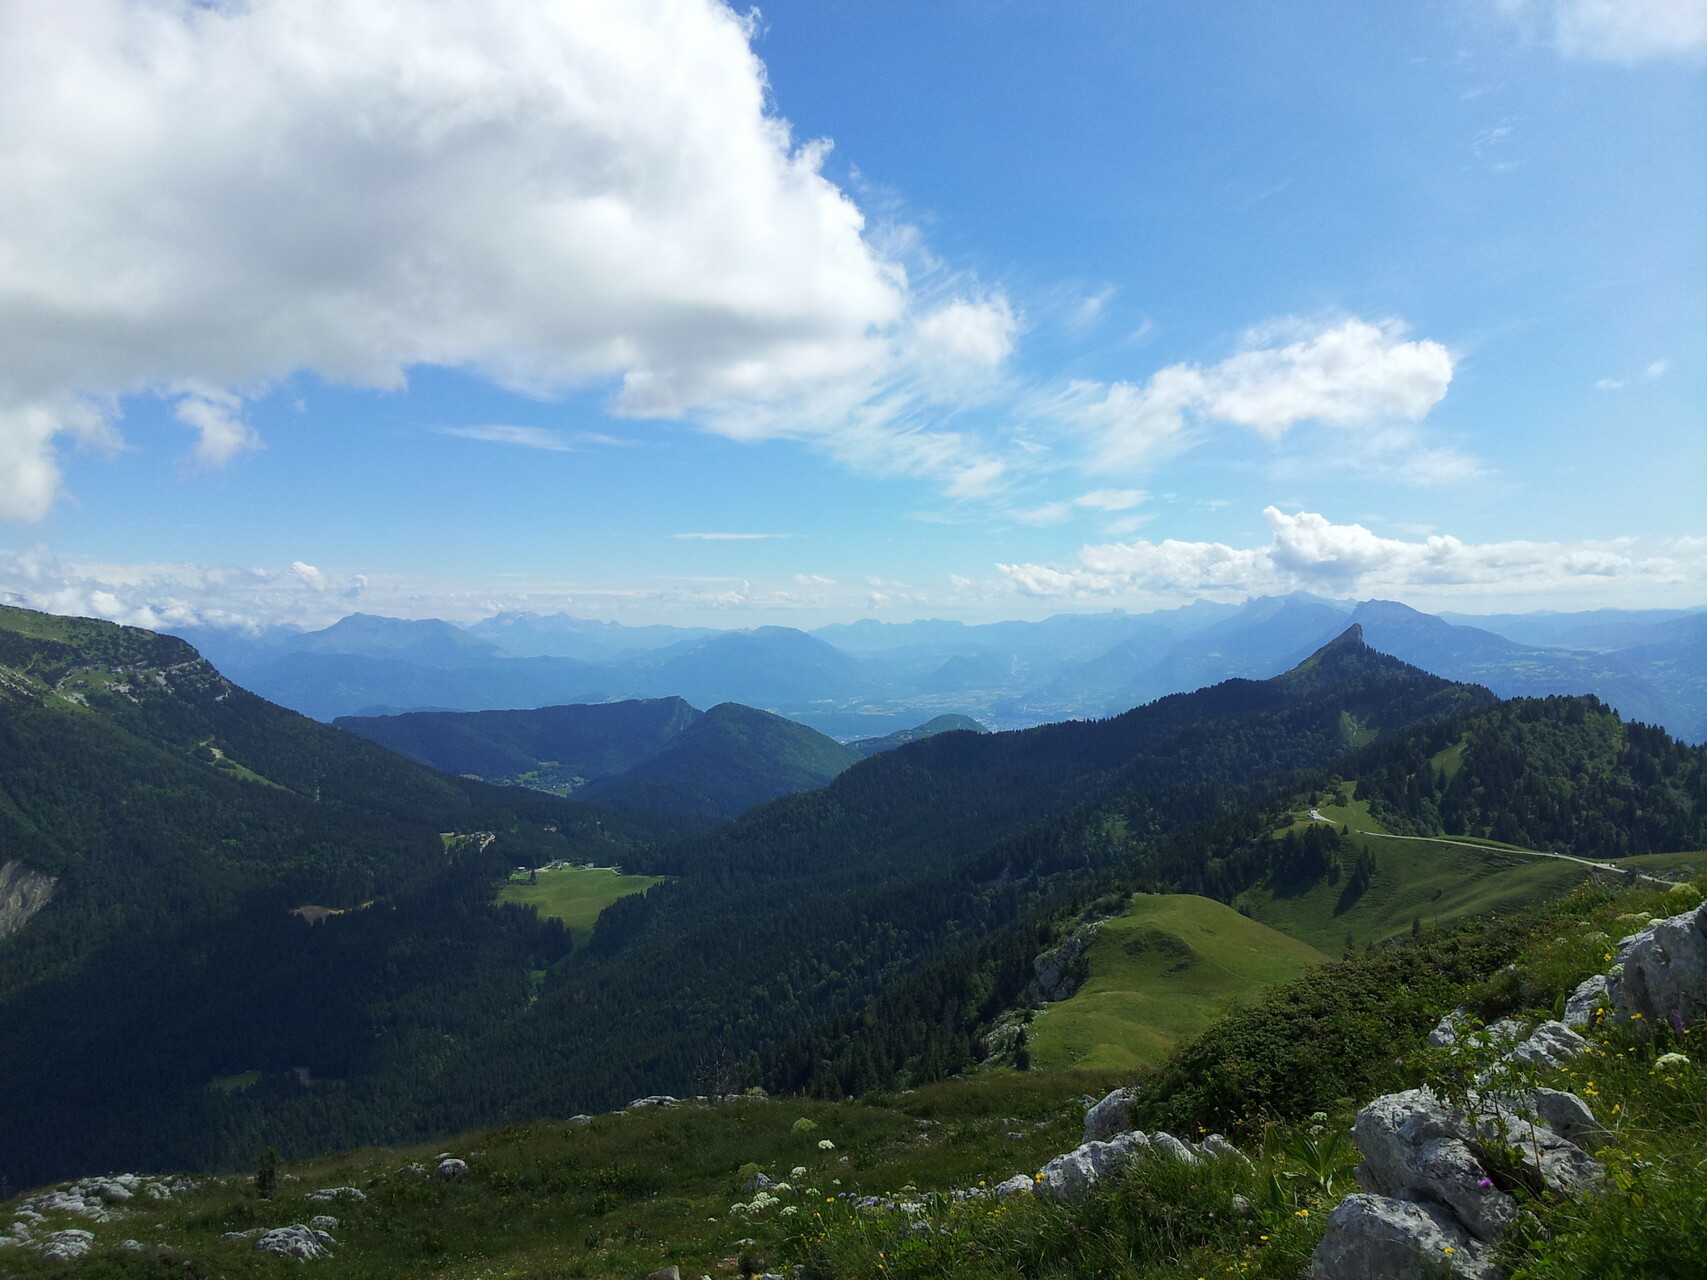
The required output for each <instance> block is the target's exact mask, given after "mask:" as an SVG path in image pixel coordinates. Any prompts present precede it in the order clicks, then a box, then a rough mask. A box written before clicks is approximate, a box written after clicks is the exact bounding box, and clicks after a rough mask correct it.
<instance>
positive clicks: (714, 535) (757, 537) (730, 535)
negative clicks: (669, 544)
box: [670, 533, 794, 542]
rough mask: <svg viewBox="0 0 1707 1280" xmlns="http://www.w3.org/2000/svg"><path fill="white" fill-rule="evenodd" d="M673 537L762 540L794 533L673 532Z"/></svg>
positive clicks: (718, 540) (698, 539)
mask: <svg viewBox="0 0 1707 1280" xmlns="http://www.w3.org/2000/svg"><path fill="white" fill-rule="evenodd" d="M670 536H671V537H672V538H683V539H687V540H690V541H696V542H760V541H763V540H765V539H767V538H792V537H793V536H794V535H793V534H792V533H672V534H671V535H670Z"/></svg>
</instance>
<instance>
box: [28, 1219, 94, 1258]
mask: <svg viewBox="0 0 1707 1280" xmlns="http://www.w3.org/2000/svg"><path fill="white" fill-rule="evenodd" d="M94 1247H95V1233H94V1232H92V1231H83V1230H81V1229H79V1228H77V1227H72V1228H70V1229H69V1230H66V1231H55V1232H52V1233H50V1234H49V1235H46V1236H43V1237H42V1242H41V1248H40V1249H39V1250H38V1252H40V1254H41V1256H42V1258H43V1260H45V1261H47V1262H75V1261H76V1260H77V1259H78V1258H81V1257H82V1256H83V1255H84V1254H86V1253H88V1252H89V1250H90V1249H93V1248H94Z"/></svg>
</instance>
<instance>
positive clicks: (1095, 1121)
mask: <svg viewBox="0 0 1707 1280" xmlns="http://www.w3.org/2000/svg"><path fill="white" fill-rule="evenodd" d="M1135 1096H1136V1094H1135V1092H1134V1091H1133V1090H1131V1089H1116V1090H1114V1091H1113V1092H1112V1093H1110V1094H1109V1095H1108V1096H1107V1097H1105V1098H1103V1099H1102V1100H1101V1101H1100V1102H1098V1103H1096V1104H1095V1105H1094V1106H1092V1107H1091V1108H1090V1110H1088V1111H1086V1112H1085V1138H1084V1140H1085V1141H1086V1142H1106V1141H1108V1139H1110V1138H1112V1137H1113V1136H1114V1135H1115V1134H1117V1133H1125V1132H1126V1131H1127V1130H1128V1129H1130V1128H1131V1127H1132V1101H1133V1098H1134V1097H1135Z"/></svg>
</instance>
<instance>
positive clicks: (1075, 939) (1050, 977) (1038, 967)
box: [1026, 924, 1097, 1003]
mask: <svg viewBox="0 0 1707 1280" xmlns="http://www.w3.org/2000/svg"><path fill="white" fill-rule="evenodd" d="M1096 935H1097V926H1096V925H1095V924H1086V925H1081V926H1079V928H1077V929H1075V930H1074V931H1073V932H1072V933H1071V934H1070V935H1068V937H1067V938H1066V940H1065V941H1063V942H1062V943H1061V944H1060V945H1059V946H1057V947H1052V948H1050V949H1049V950H1048V951H1045V952H1044V953H1043V954H1042V955H1040V956H1038V957H1037V958H1036V959H1035V960H1033V961H1032V962H1031V972H1032V979H1031V984H1030V985H1029V986H1027V987H1026V994H1028V995H1029V996H1030V997H1031V998H1032V999H1033V1000H1037V1001H1040V1002H1044V1003H1049V1002H1053V1001H1057V1000H1066V999H1068V998H1069V997H1070V996H1071V995H1072V994H1073V993H1074V992H1075V991H1077V990H1078V989H1079V987H1080V986H1081V985H1083V983H1084V981H1085V973H1086V966H1085V963H1084V957H1085V952H1086V951H1087V950H1088V949H1089V948H1090V945H1091V942H1092V941H1093V940H1094V939H1095V938H1096Z"/></svg>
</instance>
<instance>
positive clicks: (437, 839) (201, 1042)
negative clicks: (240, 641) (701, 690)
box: [0, 609, 649, 1179]
mask: <svg viewBox="0 0 1707 1280" xmlns="http://www.w3.org/2000/svg"><path fill="white" fill-rule="evenodd" d="M648 835H649V832H648V830H647V829H646V828H644V827H643V825H642V824H640V823H638V822H635V821H629V820H626V819H623V818H621V817H619V816H618V815H615V814H612V813H608V812H605V811H601V810H598V809H594V808H592V807H590V806H582V805H576V804H572V803H569V802H566V801H562V800H558V799H556V798H555V797H551V796H546V795H540V794H534V793H529V792H521V791H514V790H500V789H498V788H493V787H488V786H484V785H482V784H480V783H475V782H470V781H466V780H461V779H454V778H447V777H445V776H443V775H441V774H437V773H435V772H433V771H432V770H429V769H426V768H423V767H421V766H418V765H415V764H411V763H409V762H408V761H405V760H402V759H400V758H398V757H397V756H394V755H392V754H391V753H389V752H386V751H384V750H382V749H381V748H379V747H377V746H374V745H372V744H370V743H366V742H363V741H361V740H359V739H357V738H354V737H351V736H350V735H347V734H344V733H340V732H338V731H336V730H333V729H329V728H327V727H325V726H323V725H318V724H315V723H314V722H313V721H310V720H306V719H304V718H303V717H301V716H299V715H297V714H295V713H294V712H288V711H284V710H282V709H281V708H278V707H274V706H272V705H271V704H269V703H266V702H263V701H262V700H261V699H259V698H256V697H255V696H253V695H252V694H249V693H246V692H244V691H243V690H241V689H238V688H236V687H235V686H233V685H231V684H230V683H228V682H227V681H226V680H224V679H223V678H222V677H220V675H219V674H218V673H217V672H216V671H214V670H213V668H212V667H210V666H208V665H207V664H206V663H205V662H203V661H201V660H200V659H199V658H198V657H197V655H196V653H195V651H194V650H193V649H191V648H190V647H189V646H188V645H186V644H184V643H183V642H182V641H179V640H175V639H171V638H169V637H164V636H159V635H155V634H153V633H151V632H146V631H141V630H137V629H134V628H122V627H116V626H113V625H111V624H107V623H99V622H92V621H88V620H79V619H62V618H50V617H46V616H44V615H41V614H34V613H28V612H26V611H23V610H16V609H4V610H0V850H3V851H4V855H3V856H0V862H5V863H9V864H16V865H18V866H21V867H24V868H27V869H28V870H29V872H30V873H31V874H32V875H33V876H34V877H36V878H37V881H38V883H40V882H45V881H47V880H51V882H52V887H51V894H50V896H49V897H48V900H47V903H46V905H45V906H43V907H42V908H41V909H40V910H39V911H38V912H36V913H34V914H33V915H31V916H30V917H29V918H27V919H24V920H22V921H14V922H13V923H14V924H15V925H16V926H17V927H15V928H13V929H12V930H11V931H10V932H9V934H8V936H5V937H4V938H0V1025H4V1026H5V1027H6V1034H5V1035H4V1036H0V1129H4V1130H5V1132H6V1133H7V1135H8V1140H7V1143H6V1144H5V1153H4V1155H0V1176H7V1177H11V1178H13V1179H16V1178H19V1177H29V1176H34V1175H35V1174H36V1173H44V1172H48V1171H51V1170H56V1169H63V1168H66V1167H68V1166H71V1167H74V1166H75V1163H76V1162H77V1161H79V1160H80V1159H82V1158H84V1157H85V1156H87V1155H89V1154H90V1153H92V1152H94V1151H97V1150H102V1151H105V1150H111V1149H112V1144H114V1143H117V1144H119V1146H118V1148H117V1149H118V1150H123V1151H127V1152H129V1153H131V1154H134V1155H135V1156H136V1157H137V1158H142V1157H143V1156H144V1155H145V1154H146V1155H147V1158H149V1159H158V1158H160V1157H159V1155H158V1153H159V1152H161V1151H164V1150H167V1149H175V1150H183V1151H186V1153H187V1154H193V1151H194V1146H193V1144H197V1143H200V1144H202V1145H203V1146H204V1147H205V1145H206V1144H207V1143H209V1142H211V1141H212V1140H213V1137H212V1134H210V1133H208V1132H206V1131H205V1129H204V1128H203V1127H202V1126H198V1125H195V1124H192V1123H191V1122H190V1119H189V1117H191V1116H193V1115H197V1114H199V1113H200V1112H201V1111H202V1110H203V1109H204V1104H205V1103H206V1102H207V1101H209V1100H210V1099H208V1097H207V1085H208V1082H209V1080H210V1079H211V1078H213V1077H214V1076H218V1075H224V1074H229V1073H233V1072H243V1071H247V1070H251V1069H259V1070H271V1071H276V1072H280V1073H284V1072H290V1071H292V1069H293V1068H296V1067H303V1068H305V1071H306V1073H307V1074H308V1075H310V1076H313V1075H331V1076H341V1075H346V1074H350V1073H352V1072H357V1071H363V1070H375V1069H379V1068H380V1067H381V1066H382V1065H383V1063H385V1062H387V1061H389V1060H391V1059H392V1058H393V1057H394V1056H397V1057H407V1056H409V1055H410V1054H413V1053H415V1052H417V1051H418V1050H419V1048H420V1044H421V1043H422V1042H425V1043H428V1044H433V1045H442V1043H443V1038H444V1036H445V1035H446V1034H466V1033H468V1032H469V1031H470V1030H471V1029H473V1028H475V1027H478V1026H480V1025H484V1024H486V1023H489V1022H490V1021H492V1020H493V1019H494V1018H495V1017H498V1016H502V1015H503V1014H504V1013H505V1012H506V1011H514V1010H519V1009H521V1008H522V1007H524V1006H525V1002H526V999H527V997H528V994H529V991H528V983H527V974H528V973H529V972H530V970H532V969H534V968H537V967H540V966H541V965H543V964H547V963H550V962H551V961H552V960H554V959H556V958H557V957H558V956H560V955H562V954H564V953H565V952H566V950H567V940H566V938H564V936H563V935H562V931H561V929H559V928H558V927H557V926H556V925H555V924H550V923H541V922H539V921H537V920H535V919H534V918H533V917H532V916H531V915H529V914H527V913H523V912H518V911H514V910H510V911H495V910H490V909H488V907H487V905H486V904H487V903H488V902H489V901H490V897H491V885H492V883H493V881H494V879H495V878H496V877H497V876H498V875H499V874H500V873H501V871H502V869H503V868H504V867H505V866H506V865H509V864H513V863H514V862H517V861H527V862H530V863H534V862H538V861H543V860H545V859H548V858H551V857H575V858H580V859H586V860H593V859H597V860H599V861H605V862H608V861H611V860H613V859H614V860H622V859H627V860H629V861H632V860H633V858H634V857H635V856H636V855H637V854H638V853H639V852H640V851H641V850H642V849H643V848H644V847H645V844H646V838H647V836H648ZM309 907H312V908H319V909H322V910H316V911H313V912H304V913H301V914H295V915H293V914H292V912H293V910H294V909H296V908H309ZM328 911H330V912H343V913H344V914H341V915H334V916H327V918H325V920H324V922H323V923H320V924H316V925H311V924H309V923H308V922H307V919H306V918H305V917H306V916H326V913H327V912H328ZM142 1116H150V1117H153V1118H154V1120H155V1121H157V1122H158V1123H156V1124H155V1125H154V1126H153V1127H152V1129H150V1128H149V1127H147V1126H143V1125H141V1124H140V1123H139V1117H142ZM175 1142H190V1143H192V1147H191V1148H184V1147H173V1143H175ZM103 1144H106V1145H104V1146H103ZM126 1144H129V1145H126ZM147 1153H155V1154H147Z"/></svg>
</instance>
